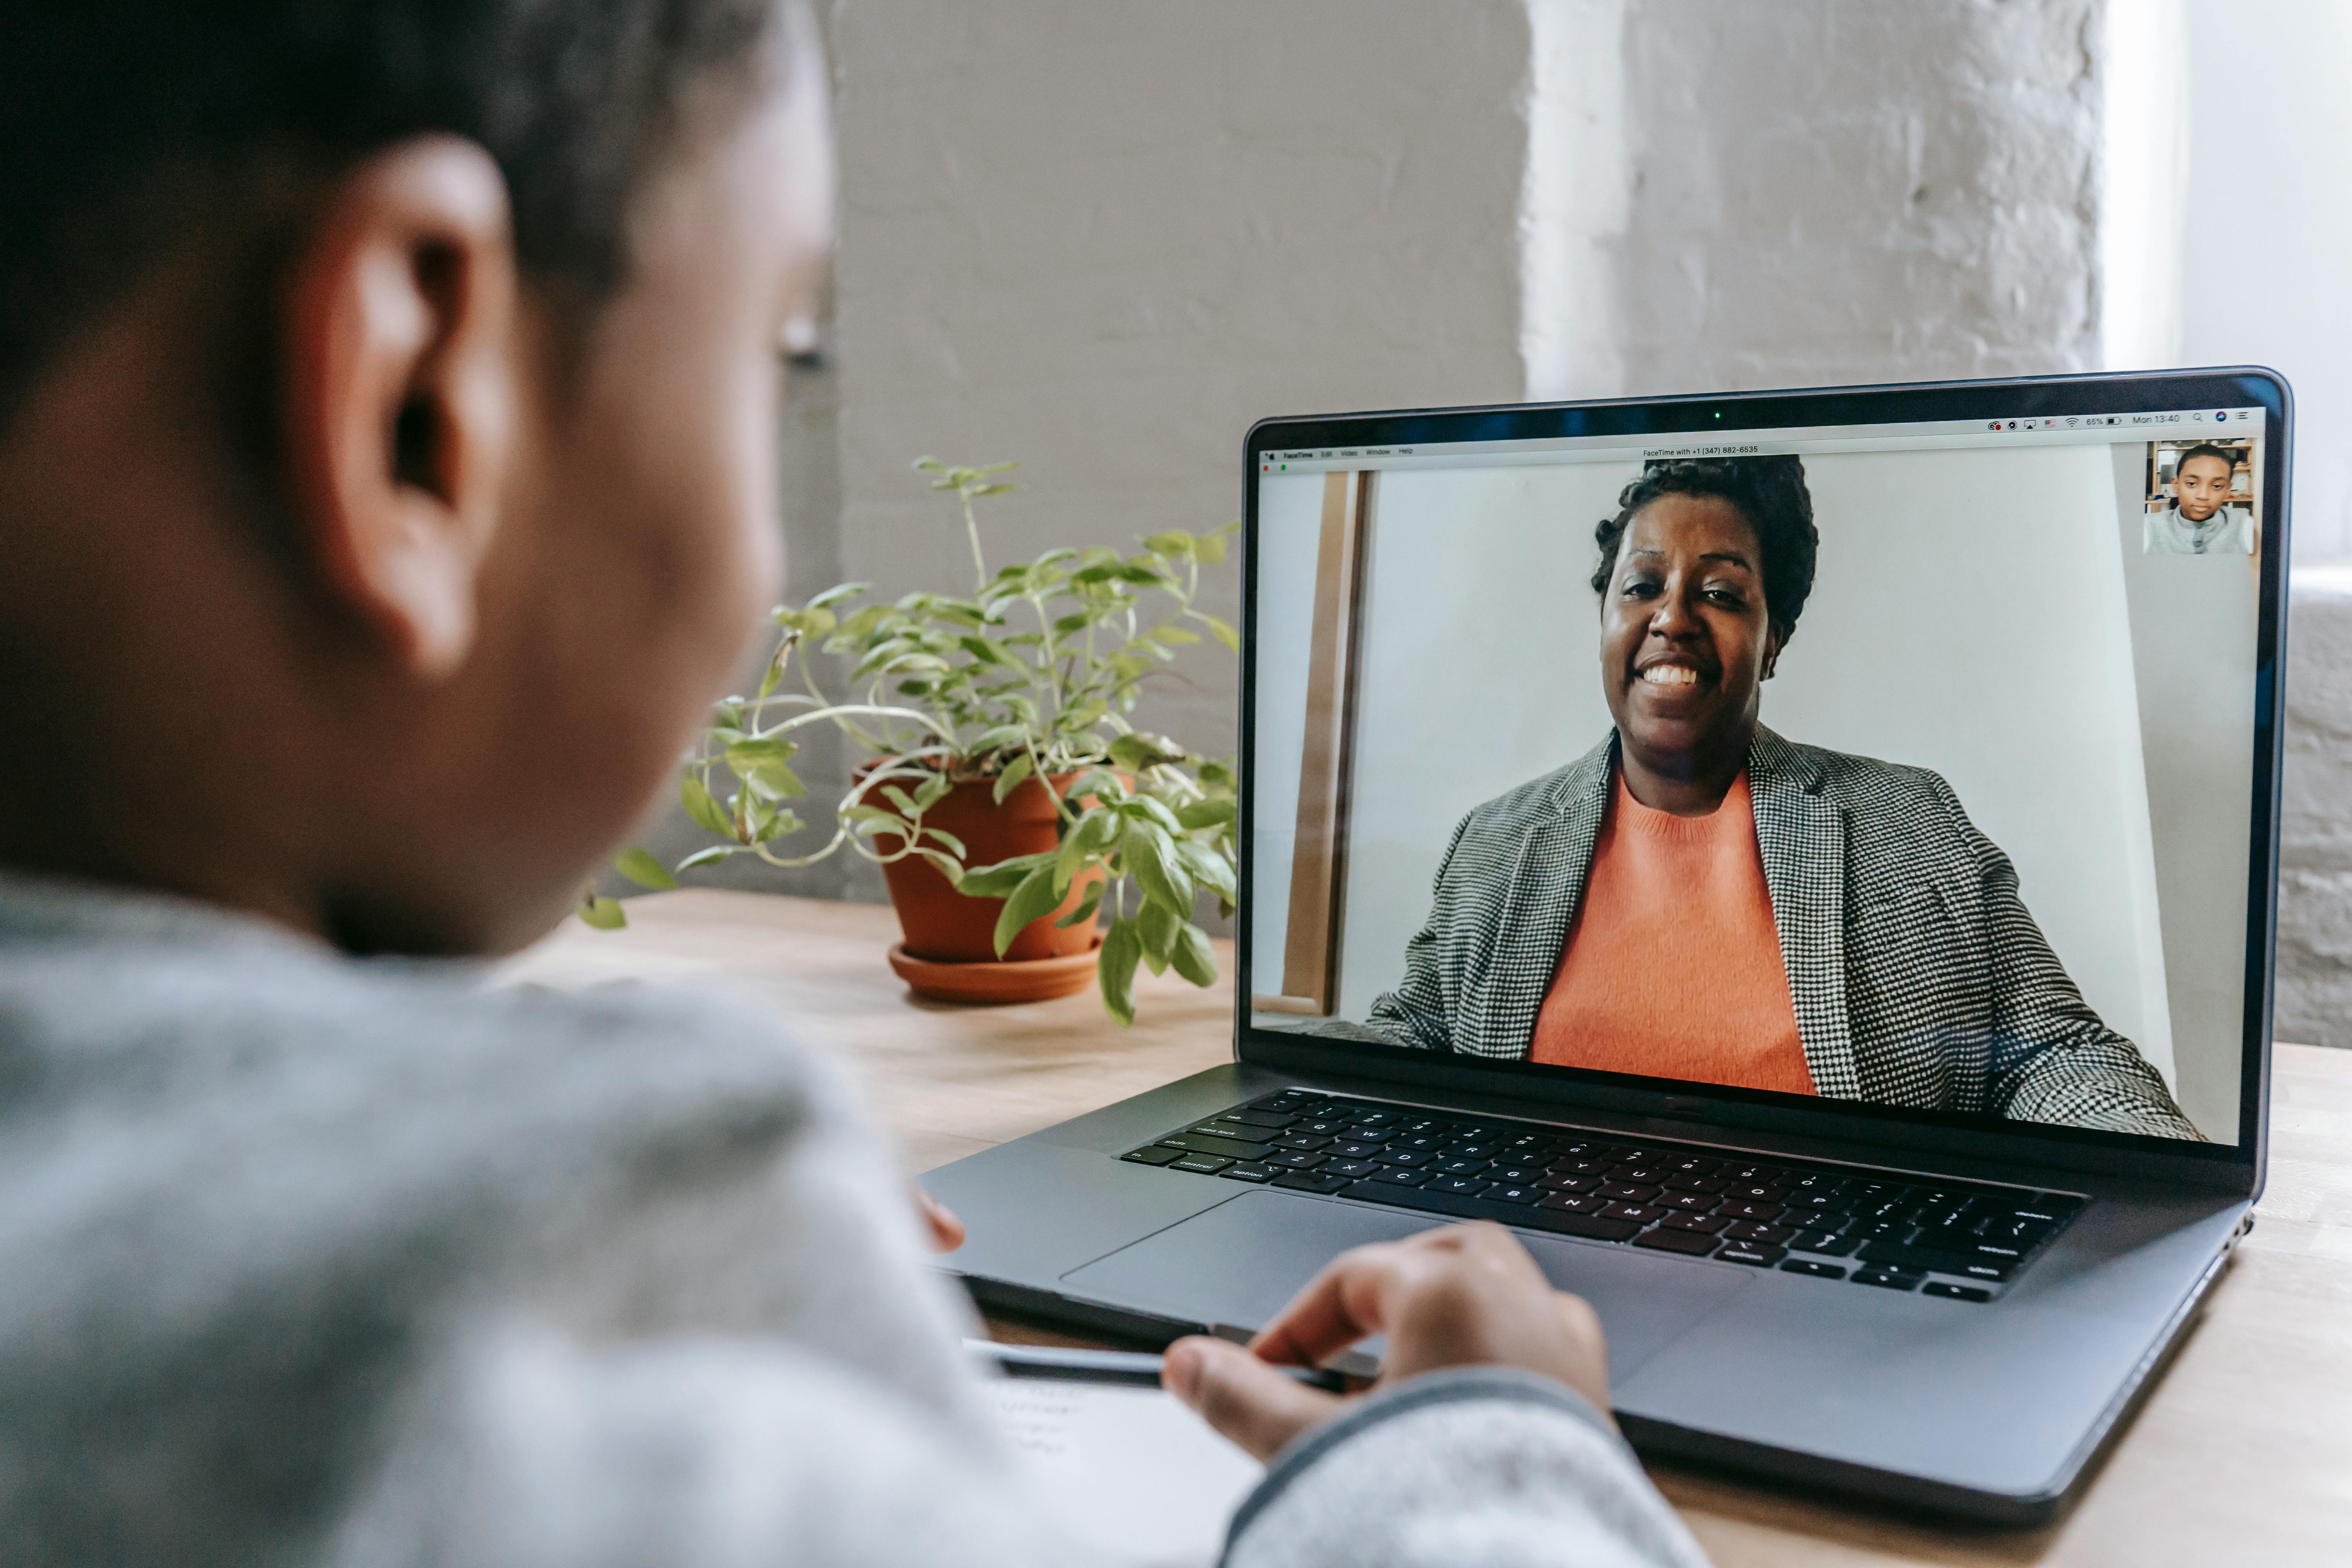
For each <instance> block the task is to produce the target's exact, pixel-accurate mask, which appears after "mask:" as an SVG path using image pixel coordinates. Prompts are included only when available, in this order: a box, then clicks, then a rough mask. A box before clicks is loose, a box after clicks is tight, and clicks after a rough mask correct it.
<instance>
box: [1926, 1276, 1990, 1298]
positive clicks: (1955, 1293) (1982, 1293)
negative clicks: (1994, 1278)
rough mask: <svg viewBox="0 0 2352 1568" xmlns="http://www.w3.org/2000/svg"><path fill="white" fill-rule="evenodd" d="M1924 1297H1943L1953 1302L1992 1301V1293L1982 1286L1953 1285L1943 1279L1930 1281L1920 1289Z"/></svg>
mask: <svg viewBox="0 0 2352 1568" xmlns="http://www.w3.org/2000/svg"><path fill="white" fill-rule="evenodd" d="M1919 1294H1921V1295H1922V1296H1941V1297H1943V1298H1945V1299H1946V1300H1952V1301H1990V1300H1992V1292H1991V1291H1990V1290H1988V1289H1985V1288H1984V1287H1983V1286H1981V1285H1952V1284H1948V1283H1947V1282H1945V1281H1944V1280H1941V1279H1930V1280H1928V1281H1927V1283H1926V1284H1925V1285H1922V1286H1920V1287H1919Z"/></svg>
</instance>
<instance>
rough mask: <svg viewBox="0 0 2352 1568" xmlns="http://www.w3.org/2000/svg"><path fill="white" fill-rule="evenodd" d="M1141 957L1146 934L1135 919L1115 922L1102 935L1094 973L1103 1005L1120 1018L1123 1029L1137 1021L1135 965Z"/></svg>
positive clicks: (1111, 1014)
mask: <svg viewBox="0 0 2352 1568" xmlns="http://www.w3.org/2000/svg"><path fill="white" fill-rule="evenodd" d="M1142 957H1143V937H1142V933H1140V932H1139V931H1137V930H1136V926H1135V922H1134V921H1131V920H1129V921H1115V922H1113V923H1112V925H1111V928H1110V930H1109V931H1108V932H1106V933H1105V934H1104V936H1103V944H1102V954H1101V956H1100V957H1098V958H1097V959H1096V961H1095V975H1096V978H1097V979H1098V980H1099V981H1100V982H1101V983H1102V997H1103V1008H1104V1010H1105V1011H1106V1012H1108V1013H1109V1014H1110V1016H1112V1017H1114V1018H1116V1019H1118V1023H1119V1027H1121V1028H1127V1027H1129V1026H1132V1025H1133V1024H1134V1023H1135V966H1136V964H1137V963H1139V961H1140V960H1141V959H1142Z"/></svg>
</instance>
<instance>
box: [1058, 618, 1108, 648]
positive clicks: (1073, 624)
mask: <svg viewBox="0 0 2352 1568" xmlns="http://www.w3.org/2000/svg"><path fill="white" fill-rule="evenodd" d="M1101 618H1102V617H1100V616H1063V617H1062V618H1061V619H1060V620H1058V621H1055V623H1054V640H1055V642H1059V641H1061V640H1062V639H1063V638H1064V637H1068V636H1070V635H1071V634H1072V633H1073V632H1082V631H1085V630H1086V629H1087V627H1088V626H1093V625H1094V624H1095V622H1097V620H1099V619H1101Z"/></svg>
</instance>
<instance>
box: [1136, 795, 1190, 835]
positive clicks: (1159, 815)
mask: <svg viewBox="0 0 2352 1568" xmlns="http://www.w3.org/2000/svg"><path fill="white" fill-rule="evenodd" d="M1128 809H1129V811H1131V812H1133V813H1135V814H1136V815H1139V816H1148V817H1150V819H1151V820H1152V821H1154V822H1156V823H1158V824H1160V826H1162V827H1164V828H1166V829H1167V830H1168V831H1169V832H1170V833H1171V835H1173V834H1180V833H1181V832H1183V831H1184V825H1183V824H1182V823H1181V822H1179V821H1177V820H1176V814H1175V813H1174V812H1172V811H1171V810H1169V809H1168V803H1167V802H1166V801H1164V800H1160V799H1158V798H1156V797H1154V796H1151V795H1137V796H1136V797H1135V798H1134V799H1133V800H1131V801H1129V803H1128Z"/></svg>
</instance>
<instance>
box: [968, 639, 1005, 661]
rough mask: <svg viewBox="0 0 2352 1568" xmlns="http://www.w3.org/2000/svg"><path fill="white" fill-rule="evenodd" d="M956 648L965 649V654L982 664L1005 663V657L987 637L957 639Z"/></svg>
mask: <svg viewBox="0 0 2352 1568" xmlns="http://www.w3.org/2000/svg"><path fill="white" fill-rule="evenodd" d="M956 646H957V647H961V649H963V651H964V652H966V653H968V654H970V655H971V657H972V658H976V659H978V660H979V661H980V662H981V663H982V664H1003V662H1004V655H1003V654H1002V653H1000V652H998V651H997V647H996V645H995V644H994V643H992V642H990V641H989V640H988V639H987V638H986V637H958V638H956Z"/></svg>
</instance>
